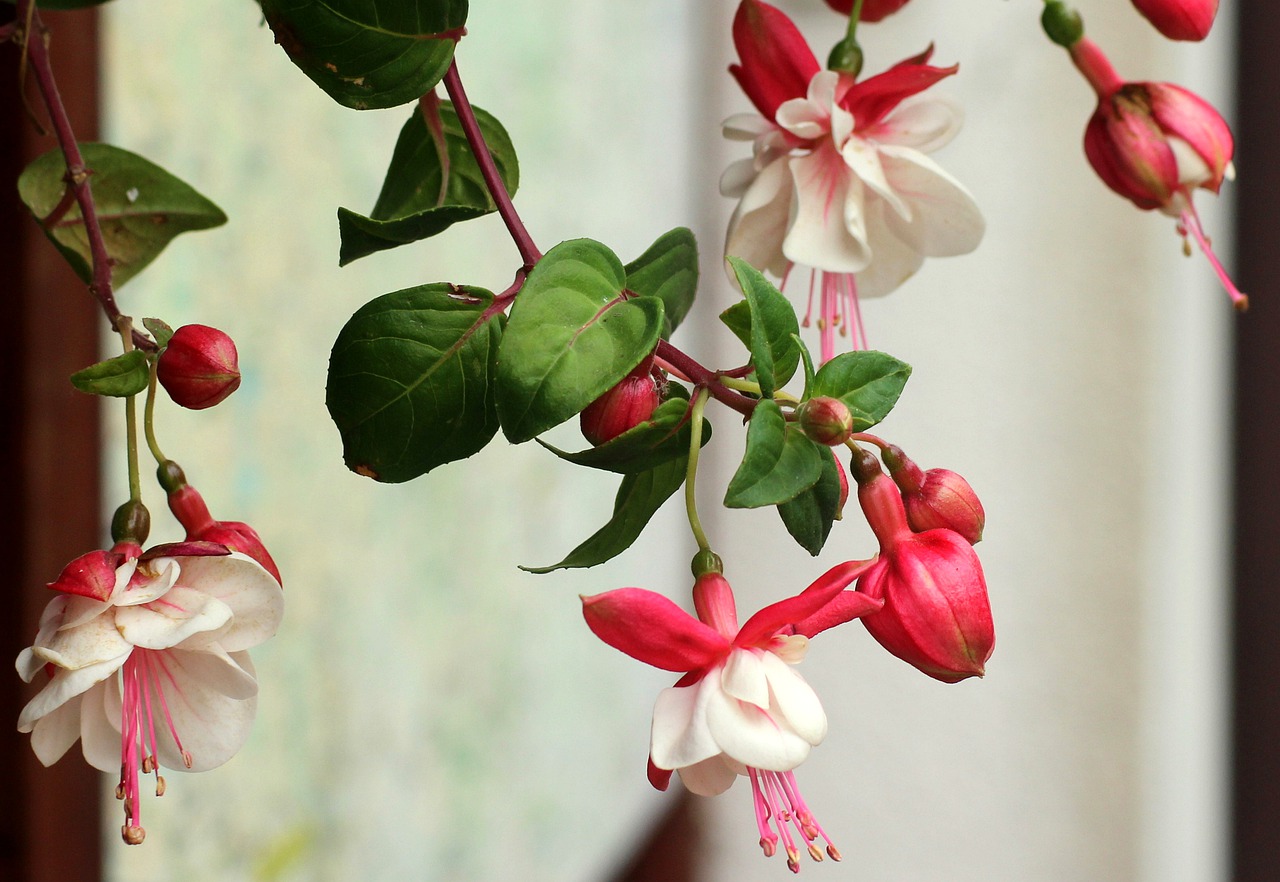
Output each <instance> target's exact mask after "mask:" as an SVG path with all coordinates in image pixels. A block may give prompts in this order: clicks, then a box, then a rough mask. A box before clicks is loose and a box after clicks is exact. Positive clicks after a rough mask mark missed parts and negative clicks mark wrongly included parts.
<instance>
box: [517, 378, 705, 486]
mask: <svg viewBox="0 0 1280 882" xmlns="http://www.w3.org/2000/svg"><path fill="white" fill-rule="evenodd" d="M667 389H668V398H667V400H666V401H664V402H662V404H660V405H658V409H657V410H655V411H654V412H653V417H652V418H651V419H649V420H648V421H647V422H643V423H641V424H640V425H638V426H635V427H633V428H631V429H628V430H627V431H625V432H623V433H622V434H621V435H619V436H618V437H616V438H613V439H612V440H610V441H606V442H605V443H604V444H601V445H600V446H599V447H588V448H587V449H586V450H580V451H578V452H577V453H567V452H565V451H563V450H559V449H557V448H555V447H552V446H551V445H550V444H547V443H546V442H545V441H542V440H539V441H538V443H539V444H541V445H542V446H543V447H545V448H547V449H548V450H550V451H551V452H552V453H554V454H555V455H556V456H558V457H560V458H561V459H563V460H567V461H568V462H571V463H574V464H576V465H580V466H587V467H588V468H593V469H605V470H606V471H610V472H619V473H621V474H624V475H632V474H636V473H637V472H644V471H648V470H649V469H652V468H653V467H654V466H657V465H661V464H662V463H664V462H666V461H667V460H670V459H674V458H676V457H677V456H685V457H688V455H689V444H690V442H691V440H692V439H691V437H690V436H691V432H692V426H691V425H690V423H689V421H688V419H686V417H687V416H688V413H689V392H688V391H687V390H686V389H685V388H684V387H683V386H677V385H675V384H674V383H673V384H671V385H670V386H668V387H667ZM709 440H711V423H709V422H707V421H706V420H705V419H704V420H703V421H702V444H703V445H705V444H706V443H707V442H708V441H709Z"/></svg>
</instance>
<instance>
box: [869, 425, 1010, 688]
mask: <svg viewBox="0 0 1280 882" xmlns="http://www.w3.org/2000/svg"><path fill="white" fill-rule="evenodd" d="M851 471H852V472H853V475H854V478H855V479H856V480H857V482H858V502H859V503H860V504H861V506H862V511H863V514H865V515H866V517H867V523H868V524H869V525H870V526H871V529H872V531H873V532H874V533H875V535H876V539H878V540H879V542H880V554H879V555H878V556H877V557H876V558H875V560H874V561H873V562H872V564H871V566H869V567H868V568H867V570H866V572H864V573H863V574H862V575H861V576H860V577H859V579H858V591H859V592H862V593H864V594H866V595H867V596H869V597H871V598H872V599H874V600H878V601H881V602H882V603H883V604H884V605H883V606H882V607H881V609H880V610H879V612H876V613H873V614H871V615H868V616H865V617H864V618H863V619H862V624H863V625H864V626H866V629H867V630H868V631H869V632H870V633H871V636H872V637H874V638H875V639H876V641H877V642H878V643H879V644H880V645H881V646H883V647H884V648H885V649H887V650H889V652H891V653H892V654H893V655H896V656H897V657H898V658H900V659H902V660H903V661H905V662H907V663H908V664H910V665H912V666H914V667H915V668H917V669H918V670H920V671H922V672H924V673H925V674H928V675H929V676H930V677H933V678H934V679H937V680H941V681H943V682H944V683H956V682H959V681H960V680H963V679H966V678H967V677H975V676H977V677H981V676H982V675H983V673H984V672H985V666H986V663H987V659H989V658H990V657H991V652H992V650H993V649H994V648H995V627H994V625H993V624H992V621H991V604H990V601H989V600H988V598H987V582H986V578H985V577H984V576H983V574H982V564H981V563H979V561H978V555H977V554H976V553H974V550H973V547H972V546H971V545H970V544H969V541H968V540H967V539H966V538H965V537H964V536H961V535H960V534H959V533H957V532H955V531H954V530H950V529H945V528H935V529H931V530H925V531H923V532H920V533H917V532H915V531H914V530H912V529H911V526H910V525H909V524H908V522H907V513H906V509H905V507H904V505H903V501H902V494H901V493H900V492H899V490H898V487H897V485H895V484H894V483H893V481H892V480H890V478H889V477H888V476H887V475H885V474H884V473H883V472H882V471H880V466H879V463H877V462H876V458H875V457H874V456H872V455H871V454H870V453H867V452H866V451H859V452H857V453H855V454H854V459H853V464H852V467H851Z"/></svg>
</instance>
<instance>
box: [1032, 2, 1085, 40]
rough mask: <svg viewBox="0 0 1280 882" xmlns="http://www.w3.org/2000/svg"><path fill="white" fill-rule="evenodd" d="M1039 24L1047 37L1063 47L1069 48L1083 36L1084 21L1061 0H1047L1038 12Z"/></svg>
mask: <svg viewBox="0 0 1280 882" xmlns="http://www.w3.org/2000/svg"><path fill="white" fill-rule="evenodd" d="M1040 26H1041V27H1043V28H1044V32H1045V33H1046V34H1048V35H1049V39H1050V40H1052V41H1053V42H1055V43H1057V44H1058V45H1059V46H1061V47H1063V48H1064V49H1070V48H1071V47H1072V46H1074V45H1075V44H1076V43H1079V42H1080V39H1081V38H1082V37H1083V36H1084V21H1083V19H1081V18H1080V13H1078V12H1076V11H1075V10H1074V9H1072V8H1071V7H1070V6H1068V5H1067V4H1065V3H1063V2H1062V0H1048V2H1047V3H1045V5H1044V12H1042V13H1041V14H1040Z"/></svg>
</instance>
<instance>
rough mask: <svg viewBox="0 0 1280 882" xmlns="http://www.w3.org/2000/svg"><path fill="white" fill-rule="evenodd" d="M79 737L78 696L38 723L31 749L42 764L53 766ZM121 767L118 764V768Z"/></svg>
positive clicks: (33, 733) (34, 728) (34, 729)
mask: <svg viewBox="0 0 1280 882" xmlns="http://www.w3.org/2000/svg"><path fill="white" fill-rule="evenodd" d="M19 731H21V729H20V730H19ZM79 737H80V696H79V695H77V696H75V697H73V698H72V699H71V700H69V701H67V702H66V703H65V704H63V705H61V706H60V707H58V708H56V709H55V710H53V711H51V712H50V713H48V714H46V715H45V716H43V717H41V718H40V719H39V720H38V721H37V722H36V724H35V726H34V727H33V728H32V730H31V749H32V750H34V751H35V754H36V758H37V759H38V760H40V762H42V763H43V764H44V765H46V766H51V765H53V764H54V763H56V762H57V761H58V760H60V759H62V755H63V754H65V753H66V752H67V751H68V750H69V749H70V748H71V745H73V744H75V743H76V739H77V738H79ZM119 765H120V763H119V762H117V763H116V766H117V767H118V766H119Z"/></svg>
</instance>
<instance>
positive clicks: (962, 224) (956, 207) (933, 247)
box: [880, 147, 986, 257]
mask: <svg viewBox="0 0 1280 882" xmlns="http://www.w3.org/2000/svg"><path fill="white" fill-rule="evenodd" d="M880 162H881V164H882V165H883V166H884V171H885V177H887V178H888V180H889V184H890V186H892V187H893V189H894V190H895V191H897V193H898V195H899V196H900V197H901V198H902V199H903V201H905V202H906V203H907V204H908V205H910V206H911V215H912V216H911V220H910V222H907V221H904V220H902V219H901V218H898V217H895V216H894V215H891V214H890V215H886V217H885V221H886V223H887V224H888V226H889V228H890V229H891V230H892V231H893V232H894V234H895V235H896V236H897V237H898V238H900V239H902V240H903V241H904V242H906V243H907V244H908V245H910V246H911V247H912V248H914V249H915V250H916V251H919V252H920V253H921V254H923V255H925V256H926V257H952V256H954V255H957V254H968V253H969V252H970V251H972V250H973V249H975V248H977V247H978V243H979V242H981V241H982V234H983V233H984V232H985V231H986V222H985V221H984V220H983V219H982V214H981V212H979V211H978V206H977V203H975V202H974V201H973V197H972V196H971V195H969V191H968V190H966V189H965V188H964V186H963V185H962V184H961V183H960V182H959V181H957V180H956V179H955V178H953V177H951V175H949V174H947V173H946V172H945V171H943V170H942V168H941V167H940V166H939V165H938V164H937V163H936V162H934V161H933V160H932V159H930V158H929V157H927V156H925V155H924V154H923V153H919V152H917V151H915V150H912V149H911V148H909V147H883V148H881V150H880Z"/></svg>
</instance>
